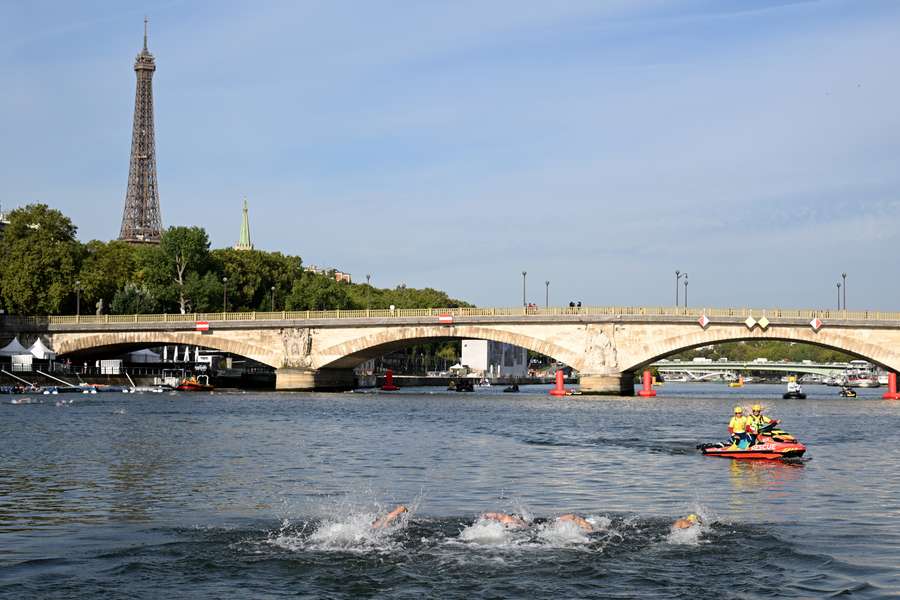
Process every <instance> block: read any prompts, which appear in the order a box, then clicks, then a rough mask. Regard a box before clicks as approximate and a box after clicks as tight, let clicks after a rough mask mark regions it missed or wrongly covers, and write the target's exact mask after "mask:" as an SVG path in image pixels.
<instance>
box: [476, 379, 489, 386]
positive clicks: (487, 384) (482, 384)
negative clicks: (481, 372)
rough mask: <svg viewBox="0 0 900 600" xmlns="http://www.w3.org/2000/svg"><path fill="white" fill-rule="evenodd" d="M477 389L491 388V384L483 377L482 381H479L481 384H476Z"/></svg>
mask: <svg viewBox="0 0 900 600" xmlns="http://www.w3.org/2000/svg"><path fill="white" fill-rule="evenodd" d="M475 387H478V388H486V387H491V382H490V381H488V380H487V378H485V377H482V378H481V380H479V382H478V383H476V384H475Z"/></svg>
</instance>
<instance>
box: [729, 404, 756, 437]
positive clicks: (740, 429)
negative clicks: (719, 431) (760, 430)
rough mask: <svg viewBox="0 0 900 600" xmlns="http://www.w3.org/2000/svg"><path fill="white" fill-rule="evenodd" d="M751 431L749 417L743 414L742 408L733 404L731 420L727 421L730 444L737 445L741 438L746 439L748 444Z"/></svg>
mask: <svg viewBox="0 0 900 600" xmlns="http://www.w3.org/2000/svg"><path fill="white" fill-rule="evenodd" d="M751 431H752V428H751V426H750V418H749V417H745V416H744V409H743V408H741V407H740V406H735V407H734V416H733V417H731V421H729V422H728V433H730V434H731V442H732V444H734V445H737V444H739V443H740V442H741V440H747V443H748V444H749V443H750V441H751V438H750V432H751Z"/></svg>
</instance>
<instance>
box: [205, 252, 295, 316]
mask: <svg viewBox="0 0 900 600" xmlns="http://www.w3.org/2000/svg"><path fill="white" fill-rule="evenodd" d="M210 255H211V258H212V260H213V261H214V262H215V263H216V270H217V272H218V273H220V274H221V275H222V276H224V277H228V304H229V306H230V307H231V309H232V310H240V311H251V310H274V307H273V306H272V287H273V286H274V287H275V292H276V295H277V296H278V298H284V297H285V296H286V295H287V294H288V293H289V292H290V290H291V289H292V287H293V282H294V280H295V279H299V278H301V277H302V276H303V269H302V266H303V261H302V260H301V259H300V257H299V256H284V255H282V254H281V253H280V252H262V251H259V250H233V249H231V248H227V249H222V250H213V251H212V252H211V253H210Z"/></svg>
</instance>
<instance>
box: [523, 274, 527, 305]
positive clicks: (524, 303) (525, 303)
mask: <svg viewBox="0 0 900 600" xmlns="http://www.w3.org/2000/svg"><path fill="white" fill-rule="evenodd" d="M526 275H528V271H522V306H526V307H527V306H528V303H527V302H525V276H526Z"/></svg>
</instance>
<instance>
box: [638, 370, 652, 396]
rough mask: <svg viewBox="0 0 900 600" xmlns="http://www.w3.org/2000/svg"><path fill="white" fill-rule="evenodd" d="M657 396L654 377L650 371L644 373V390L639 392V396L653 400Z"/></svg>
mask: <svg viewBox="0 0 900 600" xmlns="http://www.w3.org/2000/svg"><path fill="white" fill-rule="evenodd" d="M655 395H656V390H654V389H653V375H651V374H650V371H644V389H642V390H638V396H643V397H645V398H651V397H653V396H655Z"/></svg>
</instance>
